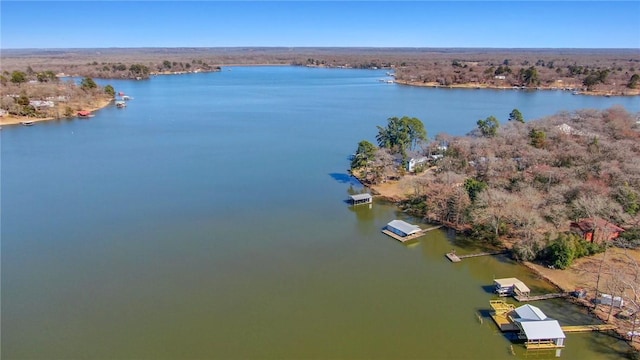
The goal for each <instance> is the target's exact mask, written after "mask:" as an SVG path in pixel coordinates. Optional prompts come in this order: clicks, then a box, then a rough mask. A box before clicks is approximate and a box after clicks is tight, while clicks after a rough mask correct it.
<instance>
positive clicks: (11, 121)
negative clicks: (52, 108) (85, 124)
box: [0, 99, 113, 126]
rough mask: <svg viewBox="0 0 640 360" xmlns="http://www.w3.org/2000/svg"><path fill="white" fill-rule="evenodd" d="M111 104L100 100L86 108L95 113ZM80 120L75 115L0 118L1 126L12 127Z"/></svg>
mask: <svg viewBox="0 0 640 360" xmlns="http://www.w3.org/2000/svg"><path fill="white" fill-rule="evenodd" d="M111 103H113V99H100V100H98V105H97V106H93V107H90V108H86V110H88V111H89V112H91V113H94V112H96V111H98V110H101V109H104V108H106V107H107V106H109V105H110V104H111ZM75 118H78V115H77V114H76V115H74V116H72V117H64V116H63V117H59V118H56V117H45V118H32V117H28V116H12V115H8V116H2V117H0V126H10V125H23V124H22V123H24V122H33V123H36V122H44V121H51V120H64V119H75Z"/></svg>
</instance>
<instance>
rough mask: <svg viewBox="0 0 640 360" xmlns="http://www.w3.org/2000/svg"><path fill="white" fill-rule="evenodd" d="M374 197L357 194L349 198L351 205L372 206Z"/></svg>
mask: <svg viewBox="0 0 640 360" xmlns="http://www.w3.org/2000/svg"><path fill="white" fill-rule="evenodd" d="M372 201H373V197H372V196H371V194H368V193H366V194H356V195H351V196H349V203H350V204H351V205H360V204H371V202H372Z"/></svg>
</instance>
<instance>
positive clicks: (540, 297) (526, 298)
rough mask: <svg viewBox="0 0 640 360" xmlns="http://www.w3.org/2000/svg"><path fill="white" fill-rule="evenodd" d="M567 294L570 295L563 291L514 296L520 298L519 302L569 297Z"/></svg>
mask: <svg viewBox="0 0 640 360" xmlns="http://www.w3.org/2000/svg"><path fill="white" fill-rule="evenodd" d="M567 296H569V293H565V292H561V293H551V294H543V295H534V296H526V295H515V296H514V297H513V298H514V299H516V300H518V301H519V302H527V301H536V300H547V299H556V298H561V297H567Z"/></svg>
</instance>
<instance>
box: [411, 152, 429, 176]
mask: <svg viewBox="0 0 640 360" xmlns="http://www.w3.org/2000/svg"><path fill="white" fill-rule="evenodd" d="M427 161H429V158H428V157H427V156H423V157H420V158H411V159H409V162H408V163H407V171H408V172H414V171H415V169H416V166H418V165H420V164H423V163H425V162H427Z"/></svg>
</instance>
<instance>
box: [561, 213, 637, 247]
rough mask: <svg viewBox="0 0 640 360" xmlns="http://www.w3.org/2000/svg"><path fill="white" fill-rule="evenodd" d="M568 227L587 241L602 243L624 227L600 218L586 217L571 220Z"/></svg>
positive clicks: (618, 234)
mask: <svg viewBox="0 0 640 360" xmlns="http://www.w3.org/2000/svg"><path fill="white" fill-rule="evenodd" d="M569 229H570V230H571V231H572V232H574V233H576V234H579V235H580V236H582V237H583V238H584V239H585V240H586V241H588V242H595V243H598V244H599V243H602V242H604V241H611V240H613V239H615V238H617V237H618V236H620V234H621V233H622V232H624V229H623V228H621V227H619V226H617V225H615V224H612V223H610V222H608V221H607V220H605V219H602V218H588V219H581V220H580V221H576V222H572V223H571V224H570V225H569Z"/></svg>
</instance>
